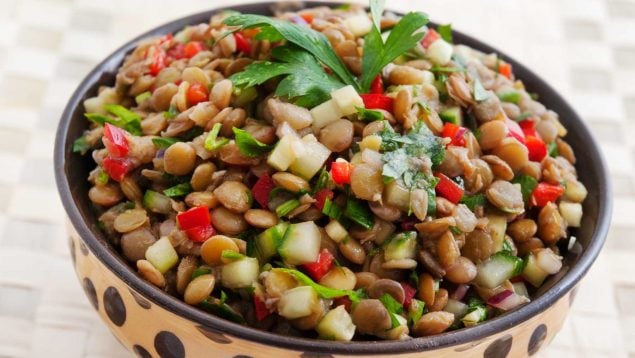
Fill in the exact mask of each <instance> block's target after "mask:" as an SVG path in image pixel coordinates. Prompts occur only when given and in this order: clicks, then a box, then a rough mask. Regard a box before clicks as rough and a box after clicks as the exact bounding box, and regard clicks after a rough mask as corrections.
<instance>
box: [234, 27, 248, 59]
mask: <svg viewBox="0 0 635 358" xmlns="http://www.w3.org/2000/svg"><path fill="white" fill-rule="evenodd" d="M234 38H235V39H236V50H238V52H242V53H244V54H245V55H249V54H250V53H251V43H250V42H249V40H248V39H247V38H246V37H245V35H243V34H241V33H240V32H236V33H234Z"/></svg>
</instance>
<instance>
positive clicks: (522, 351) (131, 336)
mask: <svg viewBox="0 0 635 358" xmlns="http://www.w3.org/2000/svg"><path fill="white" fill-rule="evenodd" d="M69 231H70V232H71V234H70V250H71V257H72V258H73V263H74V264H75V271H76V272H77V277H78V278H79V281H80V283H81V284H82V286H83V288H84V291H85V292H86V295H87V296H88V299H89V301H90V303H91V304H92V305H93V307H94V308H95V309H96V310H97V313H98V314H99V316H100V317H101V319H102V320H103V321H104V322H105V323H106V325H107V326H108V328H109V329H110V330H111V331H112V333H113V334H114V335H115V337H117V339H118V340H119V342H121V344H123V345H124V346H125V347H126V348H127V349H128V350H130V351H131V352H134V353H136V354H137V355H138V356H140V357H162V358H179V357H215V358H216V357H219V358H220V357H233V358H239V357H240V358H247V357H276V358H287V357H304V358H306V357H324V358H327V357H345V356H346V355H339V354H337V355H329V354H316V353H313V352H300V351H293V350H288V349H283V348H279V347H275V346H270V345H263V344H261V343H258V342H253V341H248V340H245V339H241V338H238V337H233V336H229V335H227V334H224V333H223V332H221V331H220V330H219V329H218V328H216V329H215V328H214V327H204V326H202V325H200V324H198V323H196V322H194V321H191V320H188V319H186V318H183V317H180V316H178V315H177V314H176V313H174V312H171V311H169V310H167V309H165V308H163V307H160V306H158V305H156V304H154V303H153V302H150V300H149V299H147V298H145V297H143V295H142V294H140V293H139V292H135V291H133V290H132V289H131V288H130V287H129V286H128V285H127V284H126V283H125V282H124V281H122V280H121V279H120V278H119V277H117V276H116V275H115V274H114V273H113V272H112V271H110V270H109V269H108V267H106V265H104V263H103V262H101V261H100V260H99V259H98V258H97V257H95V255H93V253H91V252H90V251H89V250H88V248H87V246H86V245H85V244H84V243H83V242H82V240H81V238H80V237H79V236H78V235H77V233H76V232H75V230H73V229H72V227H71V225H69ZM575 291H576V290H575V289H574V290H572V291H571V292H569V293H567V294H566V295H565V296H563V297H562V298H561V299H560V300H558V301H557V302H556V303H554V304H553V305H552V306H551V307H549V308H547V309H546V310H545V311H543V312H541V313H540V314H538V315H537V316H534V317H532V318H531V319H529V320H527V321H525V322H522V323H520V324H518V325H516V326H514V327H510V328H509V329H508V330H506V331H504V332H501V333H498V334H496V335H493V336H490V337H487V338H485V339H482V340H479V341H474V342H470V343H468V344H461V345H456V346H450V347H444V348H439V349H437V350H430V351H425V352H417V353H406V354H400V355H399V357H404V358H406V357H408V358H409V357H412V358H414V357H417V358H425V357H434V358H443V357H455V356H459V355H460V356H463V357H485V358H504V357H526V356H529V355H533V354H535V353H536V352H537V351H538V350H539V349H540V348H542V347H544V346H546V345H547V344H548V343H549V342H551V340H552V339H553V337H554V336H555V335H556V333H558V331H559V330H560V328H561V327H562V324H563V322H564V319H565V317H566V315H567V313H568V312H569V307H570V303H571V300H572V298H573V295H574V294H575ZM355 357H360V356H355Z"/></svg>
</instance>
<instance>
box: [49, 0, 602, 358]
mask: <svg viewBox="0 0 635 358" xmlns="http://www.w3.org/2000/svg"><path fill="white" fill-rule="evenodd" d="M275 3H276V2H275V1H267V2H258V3H246V4H238V5H235V6H231V5H230V6H225V7H214V8H210V9H209V10H205V11H201V12H197V13H194V14H190V15H187V16H184V17H181V18H178V19H175V20H172V21H169V22H167V23H164V24H163V25H160V26H157V27H154V28H152V29H151V30H148V31H146V32H144V33H143V34H141V35H139V36H137V37H135V38H133V39H132V40H130V41H128V42H127V43H125V44H124V45H122V46H120V47H119V48H117V49H116V50H115V51H113V52H112V53H111V54H109V55H108V56H107V57H106V58H105V59H104V60H103V61H101V62H100V63H99V64H98V65H96V66H95V67H94V68H93V70H91V72H90V73H88V74H87V75H86V76H85V78H84V79H83V80H82V82H81V83H80V84H79V85H78V87H77V89H76V90H75V91H74V93H73V94H72V96H71V97H70V98H69V100H68V103H67V106H66V107H65V109H64V112H63V114H62V116H61V119H60V122H59V125H58V129H57V133H56V139H55V148H54V168H55V178H56V183H57V188H58V192H59V194H60V197H61V200H62V203H63V206H64V208H65V210H66V213H67V214H68V217H69V218H70V221H71V223H72V224H73V226H74V228H75V229H76V230H77V233H78V234H79V236H80V237H81V239H82V240H83V242H84V243H85V244H86V245H87V246H88V247H89V248H90V251H91V252H92V253H93V254H94V255H95V256H96V257H97V258H98V259H99V260H100V261H101V262H102V263H103V264H104V265H105V266H106V267H108V269H109V270H110V271H111V272H113V273H114V274H115V275H116V276H117V277H118V278H119V279H121V280H122V281H124V282H125V283H126V284H127V285H129V286H130V287H131V288H132V289H133V290H135V291H137V292H139V293H140V294H142V295H143V296H145V297H146V298H148V299H149V300H150V301H151V302H153V303H154V304H156V305H158V306H161V307H162V308H164V309H166V310H168V311H171V312H173V313H174V314H177V315H179V316H181V317H183V318H185V319H188V320H190V321H193V322H195V323H197V324H200V325H203V326H205V327H213V328H214V329H216V330H219V331H220V332H222V333H225V334H228V335H231V336H234V337H237V338H240V339H244V340H247V341H254V342H258V343H260V344H264V345H274V346H277V347H280V348H286V349H291V350H296V351H310V352H320V353H329V354H353V355H359V354H369V355H372V354H390V353H411V352H422V351H430V350H434V349H438V348H445V347H451V346H457V345H460V344H465V343H468V342H471V341H475V340H481V339H484V338H486V337H488V336H491V335H494V334H497V333H500V332H503V331H505V330H507V329H509V328H511V327H513V326H515V325H518V324H520V323H522V322H525V321H526V320H528V319H530V318H531V317H533V316H535V315H537V314H539V313H540V312H543V311H544V310H546V309H547V308H549V307H550V306H551V305H552V303H554V302H556V301H557V300H558V299H560V298H561V297H563V296H564V295H565V294H566V293H567V292H569V291H570V290H571V289H572V288H573V287H574V286H575V285H576V283H577V282H578V281H579V280H580V279H581V278H582V277H583V276H584V275H585V274H586V272H587V271H588V270H589V268H590V267H591V265H592V264H593V262H594V261H595V259H596V258H597V256H598V254H599V252H600V250H601V248H602V246H603V244H604V242H605V240H606V235H607V232H608V229H609V225H610V220H611V212H612V195H611V183H610V180H608V175H607V167H606V161H605V160H604V157H603V155H602V153H601V152H600V150H599V149H598V148H599V147H598V145H597V142H596V141H595V139H594V138H593V137H592V136H591V134H590V131H589V129H588V127H587V125H586V124H585V123H584V122H583V121H582V120H581V118H580V116H579V115H578V114H577V113H576V112H575V110H574V109H573V108H572V107H571V106H570V105H569V104H568V102H567V101H566V100H565V99H564V98H562V96H560V95H559V94H558V93H557V92H556V91H555V90H554V89H553V88H552V87H551V86H550V85H549V84H547V83H546V82H545V81H544V80H542V78H540V77H539V76H537V75H536V74H535V73H533V72H532V71H531V70H529V69H528V68H527V67H525V66H523V65H522V64H521V63H519V62H518V61H516V60H514V59H512V58H511V57H509V56H507V55H506V54H505V53H503V52H501V51H499V50H497V49H495V48H493V47H491V46H489V45H487V44H485V43H483V42H481V41H479V40H477V39H475V38H473V37H471V36H469V35H466V34H464V33H461V32H459V31H454V37H455V39H457V40H458V41H455V42H456V43H461V44H466V45H468V46H470V47H474V48H476V49H478V50H481V51H484V52H486V53H491V52H495V53H497V54H498V55H499V57H500V58H502V59H504V60H505V61H508V62H510V63H511V64H512V65H513V66H514V72H515V73H516V74H517V77H518V78H520V79H523V80H528V79H531V81H532V82H534V84H535V86H536V87H539V88H540V92H541V95H544V96H548V97H553V100H552V101H553V102H557V103H559V105H560V107H561V111H562V110H564V111H566V112H568V113H569V114H571V118H570V121H571V122H572V123H575V125H576V126H578V127H579V128H578V131H579V135H580V137H581V138H582V140H584V141H586V142H587V143H589V144H590V145H589V146H588V152H586V153H585V155H586V156H587V158H586V159H587V160H590V161H592V162H593V165H594V167H595V168H594V169H596V177H597V181H598V187H599V188H601V189H602V188H603V189H604V190H600V191H599V192H598V193H597V195H598V211H597V212H598V217H597V222H596V226H595V230H594V231H593V234H592V237H591V240H590V242H589V244H588V246H587V247H585V248H584V250H583V252H582V254H581V256H580V258H579V259H578V262H577V263H576V264H575V265H573V266H572V267H571V268H570V270H569V271H568V272H566V273H565V275H564V276H563V277H562V278H560V280H559V281H558V283H557V284H555V285H554V286H553V287H551V288H550V289H548V290H547V291H546V292H545V293H543V294H542V295H541V296H539V297H538V298H537V299H535V300H533V301H531V302H530V303H529V304H527V305H525V306H523V307H521V308H519V309H517V310H515V311H512V312H509V313H507V314H504V315H501V316H499V317H496V318H493V319H491V320H488V321H486V322H485V323H483V324H480V325H477V326H475V327H470V328H467V329H459V330H456V331H450V332H446V333H442V334H439V335H435V336H430V337H420V338H414V339H411V340H406V341H379V340H378V341H363V342H356V341H353V342H333V341H323V340H317V339H311V338H299V337H288V336H282V335H278V334H275V333H271V332H268V331H264V330H260V329H257V328H251V327H249V326H243V325H239V324H236V323H233V322H230V321H227V320H225V319H222V318H219V317H216V316H214V315H212V314H209V313H206V312H204V311H202V310H199V309H197V308H195V307H192V306H189V305H187V304H186V303H185V302H183V301H182V300H179V299H178V298H176V297H173V296H170V295H168V294H166V293H164V292H163V291H161V290H159V289H158V288H156V287H154V286H152V285H151V284H150V283H148V282H146V281H145V280H143V279H142V278H140V277H139V276H138V275H137V274H136V273H135V272H134V271H133V270H132V269H131V267H130V266H129V265H128V264H126V263H125V262H124V261H123V260H122V259H121V258H120V257H116V256H115V255H112V254H111V253H110V252H108V250H107V248H106V246H104V245H103V243H101V242H100V240H99V239H98V238H97V236H96V235H95V234H94V233H93V232H92V231H91V229H90V228H89V226H88V224H87V222H86V221H84V220H83V218H82V215H81V213H80V211H79V208H78V206H77V205H76V203H75V202H74V200H73V195H72V191H73V190H72V188H71V187H70V184H69V180H68V177H67V175H66V172H67V171H66V167H67V165H66V157H67V155H72V153H71V151H70V146H68V143H71V142H69V140H68V135H67V133H68V131H69V129H70V123H71V119H72V114H73V111H74V110H75V108H76V107H77V106H79V105H81V101H82V99H83V96H84V95H86V93H87V91H88V90H89V89H90V88H91V87H92V86H93V85H94V84H95V83H96V82H99V78H100V74H102V73H103V72H104V69H105V67H107V65H108V64H109V62H111V61H113V59H114V58H118V57H119V58H120V59H121V58H123V54H125V53H127V52H128V51H130V50H131V49H132V48H134V46H135V44H136V43H137V42H138V41H139V40H141V39H144V38H147V37H151V36H156V35H161V34H165V33H167V32H173V31H175V30H177V29H180V28H182V27H183V26H184V25H187V24H194V23H197V22H199V21H206V19H209V17H210V16H211V14H213V13H216V12H218V11H222V10H225V9H234V10H238V11H241V12H249V11H254V9H261V10H262V9H263V8H269V7H270V6H271V5H273V4H275ZM303 4H304V5H305V6H306V7H315V6H331V7H332V6H337V5H341V4H342V3H341V2H334V1H328V2H324V1H304V2H303ZM396 13H399V12H396ZM431 24H433V25H434V24H435V23H434V22H431ZM67 146H68V147H67Z"/></svg>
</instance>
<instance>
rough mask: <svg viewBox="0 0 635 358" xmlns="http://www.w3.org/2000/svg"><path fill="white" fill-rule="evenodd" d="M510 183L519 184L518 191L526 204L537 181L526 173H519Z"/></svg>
mask: <svg viewBox="0 0 635 358" xmlns="http://www.w3.org/2000/svg"><path fill="white" fill-rule="evenodd" d="M512 183H514V184H520V192H521V193H522V194H523V200H524V201H525V205H527V203H529V199H531V193H533V192H534V189H535V188H536V187H537V186H538V181H537V180H536V179H535V178H534V177H531V176H529V175H527V174H521V175H519V176H517V177H515V178H514V179H513V180H512Z"/></svg>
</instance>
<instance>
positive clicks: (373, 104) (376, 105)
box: [360, 93, 395, 112]
mask: <svg viewBox="0 0 635 358" xmlns="http://www.w3.org/2000/svg"><path fill="white" fill-rule="evenodd" d="M360 96H361V97H362V100H363V101H364V107H366V108H367V109H383V110H384V111H387V112H392V108H393V105H394V103H395V100H394V99H393V98H392V97H388V96H386V95H383V94H380V93H368V94H360Z"/></svg>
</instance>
